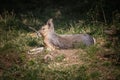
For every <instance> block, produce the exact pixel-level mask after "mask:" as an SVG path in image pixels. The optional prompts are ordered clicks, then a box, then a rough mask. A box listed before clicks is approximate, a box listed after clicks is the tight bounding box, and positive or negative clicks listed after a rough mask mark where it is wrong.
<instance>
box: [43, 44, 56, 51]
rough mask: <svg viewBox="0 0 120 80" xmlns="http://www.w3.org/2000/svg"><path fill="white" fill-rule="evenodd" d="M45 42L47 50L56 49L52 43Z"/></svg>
mask: <svg viewBox="0 0 120 80" xmlns="http://www.w3.org/2000/svg"><path fill="white" fill-rule="evenodd" d="M45 44H46V48H47V50H49V51H52V50H55V46H54V45H52V44H51V43H49V42H45Z"/></svg>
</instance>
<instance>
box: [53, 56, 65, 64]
mask: <svg viewBox="0 0 120 80" xmlns="http://www.w3.org/2000/svg"><path fill="white" fill-rule="evenodd" d="M64 58H65V55H63V54H61V55H59V56H57V57H56V58H55V61H57V62H61V61H63V59H64Z"/></svg>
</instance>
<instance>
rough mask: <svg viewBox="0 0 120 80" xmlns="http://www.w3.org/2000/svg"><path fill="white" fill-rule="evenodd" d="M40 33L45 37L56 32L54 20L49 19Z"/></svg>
mask: <svg viewBox="0 0 120 80" xmlns="http://www.w3.org/2000/svg"><path fill="white" fill-rule="evenodd" d="M39 32H40V34H41V35H42V36H44V37H45V36H47V35H48V34H50V33H53V32H54V24H53V19H49V20H48V21H47V23H46V24H45V25H43V26H42V27H41V29H40V31H39Z"/></svg>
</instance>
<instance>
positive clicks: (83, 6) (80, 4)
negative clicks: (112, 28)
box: [0, 0, 120, 22]
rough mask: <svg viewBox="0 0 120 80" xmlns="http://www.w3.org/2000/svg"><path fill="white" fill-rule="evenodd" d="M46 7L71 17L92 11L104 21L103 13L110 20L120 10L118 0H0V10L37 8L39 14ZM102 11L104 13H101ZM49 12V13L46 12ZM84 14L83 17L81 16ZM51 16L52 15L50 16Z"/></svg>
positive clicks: (29, 9) (77, 16)
mask: <svg viewBox="0 0 120 80" xmlns="http://www.w3.org/2000/svg"><path fill="white" fill-rule="evenodd" d="M47 8H49V9H50V8H51V9H54V10H60V11H61V12H64V14H67V15H68V16H70V17H71V18H86V17H85V15H86V14H87V12H90V11H91V13H93V12H92V11H94V12H95V15H96V16H97V19H98V20H100V21H104V17H103V15H105V18H106V20H107V22H111V20H112V18H113V17H112V16H113V15H114V14H116V13H118V12H120V3H119V0H76V1H75V0H1V1H0V12H1V13H2V12H3V11H5V10H7V11H14V12H15V13H26V12H27V11H32V12H34V11H35V10H39V15H40V14H42V13H43V12H44V11H45V10H46V9H47ZM103 12H104V13H103ZM48 14H49V13H48ZM83 16H84V17H83ZM50 17H52V16H50Z"/></svg>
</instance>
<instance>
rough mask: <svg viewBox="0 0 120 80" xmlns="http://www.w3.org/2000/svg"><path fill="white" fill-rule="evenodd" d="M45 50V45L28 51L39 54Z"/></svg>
mask: <svg viewBox="0 0 120 80" xmlns="http://www.w3.org/2000/svg"><path fill="white" fill-rule="evenodd" d="M43 50H44V47H40V48H34V49H31V50H30V51H28V54H38V53H40V52H42V51H43Z"/></svg>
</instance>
